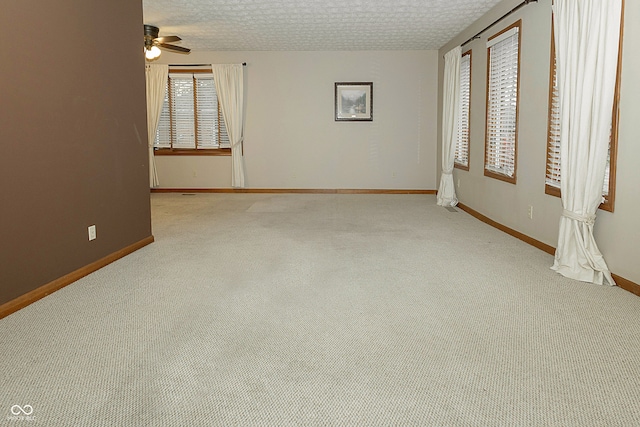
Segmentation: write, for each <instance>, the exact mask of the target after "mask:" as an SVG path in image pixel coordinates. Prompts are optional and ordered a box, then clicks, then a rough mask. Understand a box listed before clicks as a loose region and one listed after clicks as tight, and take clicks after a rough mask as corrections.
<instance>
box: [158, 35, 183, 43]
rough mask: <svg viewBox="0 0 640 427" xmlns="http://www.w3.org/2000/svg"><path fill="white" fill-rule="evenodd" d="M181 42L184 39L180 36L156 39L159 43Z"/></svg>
mask: <svg viewBox="0 0 640 427" xmlns="http://www.w3.org/2000/svg"><path fill="white" fill-rule="evenodd" d="M180 40H182V39H181V38H180V37H178V36H165V37H157V38H156V39H155V41H157V42H158V43H172V42H179V41H180Z"/></svg>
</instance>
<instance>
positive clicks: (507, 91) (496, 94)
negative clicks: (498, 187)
mask: <svg viewBox="0 0 640 427" xmlns="http://www.w3.org/2000/svg"><path fill="white" fill-rule="evenodd" d="M520 26H521V21H518V22H516V23H515V24H513V25H511V26H510V27H508V28H506V29H505V30H504V31H502V32H500V33H498V34H496V35H495V36H493V37H491V38H489V41H488V42H487V58H488V59H487V61H488V66H487V83H488V84H487V122H486V141H485V160H484V174H485V175H486V176H490V177H493V178H497V179H500V180H503V181H506V182H510V183H513V184H515V183H516V160H517V143H518V135H517V131H518V89H519V74H520V73H519V69H520Z"/></svg>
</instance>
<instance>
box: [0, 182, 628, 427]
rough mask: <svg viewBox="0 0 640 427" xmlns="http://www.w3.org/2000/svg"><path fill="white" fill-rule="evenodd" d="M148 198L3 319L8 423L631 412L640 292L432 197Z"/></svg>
mask: <svg viewBox="0 0 640 427" xmlns="http://www.w3.org/2000/svg"><path fill="white" fill-rule="evenodd" d="M152 206H153V209H152V210H153V226H154V235H155V238H156V243H154V244H152V245H150V246H147V247H145V248H143V249H141V250H140V251H138V252H136V253H134V254H132V255H130V256H128V257H126V258H124V259H121V260H119V261H117V262H116V263H114V264H111V265H109V266H107V267H105V268H104V269H102V270H100V271H98V272H96V273H94V274H92V275H90V276H88V277H86V278H84V279H82V280H80V281H78V282H76V283H74V284H72V285H70V286H68V287H66V288H64V289H62V290H60V291H58V292H56V293H55V294H53V295H51V296H48V297H46V298H44V299H43V300H41V301H38V302H36V303H34V304H32V305H31V306H29V307H27V308H25V309H23V310H21V311H19V312H17V313H15V314H13V315H11V316H8V317H7V318H5V319H3V320H0V348H1V350H0V351H1V353H0V354H1V357H0V372H1V383H0V425H2V424H4V423H6V424H7V425H13V426H16V425H31V424H24V423H26V422H27V421H20V420H17V419H15V418H11V416H12V415H11V408H12V405H21V406H22V407H24V406H25V405H31V406H32V407H33V414H32V415H31V416H33V417H35V420H34V421H32V425H46V426H234V425H238V426H244V425H249V426H287V425H310V426H312V425H313V426H315V425H333V426H376V425H384V426H388V425H398V426H400V425H402V426H404V425H410V426H418V425H420V426H529V425H530V426H633V425H640V398H639V395H640V363H639V361H640V328H639V327H638V319H639V317H640V299H639V298H638V297H636V296H634V295H632V294H631V293H629V292H626V291H624V290H621V289H619V288H610V287H600V286H596V285H590V284H584V283H579V282H574V281H571V280H568V279H565V278H563V277H561V276H558V275H556V274H555V273H554V272H552V271H551V270H550V269H549V267H550V265H551V264H552V257H551V256H549V255H547V254H545V253H543V252H541V251H539V250H537V249H535V248H533V247H531V246H528V245H527V244H525V243H523V242H521V241H519V240H516V239H513V238H511V237H510V236H508V235H506V234H503V233H501V232H499V231H497V230H495V229H493V228H491V227H489V226H487V225H485V224H483V223H481V222H479V221H477V220H476V219H474V218H472V217H470V216H469V215H467V214H465V213H463V212H449V211H447V210H446V209H443V208H441V207H438V206H436V205H435V197H434V196H421V195H328V194H323V195H304V194H299V195H284V194H281V195H269V194H226V195H225V194H199V195H180V194H156V195H153V197H152ZM14 410H15V408H14Z"/></svg>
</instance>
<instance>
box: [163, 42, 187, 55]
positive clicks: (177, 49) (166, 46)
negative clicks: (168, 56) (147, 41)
mask: <svg viewBox="0 0 640 427" xmlns="http://www.w3.org/2000/svg"><path fill="white" fill-rule="evenodd" d="M158 46H160V47H161V48H163V49H168V50H172V51H174V52H179V53H189V52H191V49H187V48H186V47H182V46H174V45H172V44H166V43H158Z"/></svg>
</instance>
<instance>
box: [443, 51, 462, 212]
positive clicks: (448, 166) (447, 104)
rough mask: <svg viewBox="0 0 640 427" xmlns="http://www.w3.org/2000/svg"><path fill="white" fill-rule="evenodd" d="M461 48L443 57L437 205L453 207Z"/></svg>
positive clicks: (454, 203)
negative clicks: (440, 172)
mask: <svg viewBox="0 0 640 427" xmlns="http://www.w3.org/2000/svg"><path fill="white" fill-rule="evenodd" d="M461 57H462V47H461V46H458V47H455V48H453V49H451V50H450V51H449V52H447V54H446V55H445V56H444V88H443V91H442V96H443V99H442V175H441V176H440V188H439V189H438V196H437V200H438V205H440V206H455V205H457V204H458V198H457V197H456V189H455V187H454V184H453V162H454V157H455V150H456V144H455V140H456V137H457V135H458V116H459V110H460V58H461Z"/></svg>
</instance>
